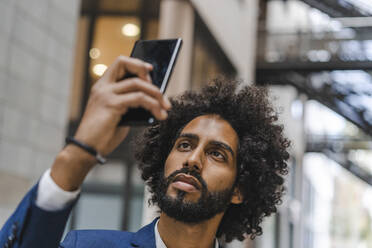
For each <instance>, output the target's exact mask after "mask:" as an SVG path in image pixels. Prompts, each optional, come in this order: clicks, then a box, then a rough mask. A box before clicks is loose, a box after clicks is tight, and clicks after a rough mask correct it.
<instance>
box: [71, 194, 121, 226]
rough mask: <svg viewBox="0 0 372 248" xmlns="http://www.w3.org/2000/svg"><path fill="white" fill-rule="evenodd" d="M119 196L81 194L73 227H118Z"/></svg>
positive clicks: (119, 220) (119, 222)
mask: <svg viewBox="0 0 372 248" xmlns="http://www.w3.org/2000/svg"><path fill="white" fill-rule="evenodd" d="M121 211H122V200H121V197H120V196H116V195H104V194H82V195H81V197H80V199H79V203H78V205H77V208H76V225H75V227H74V229H120V224H121Z"/></svg>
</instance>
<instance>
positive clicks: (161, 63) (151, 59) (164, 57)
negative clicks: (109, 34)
mask: <svg viewBox="0 0 372 248" xmlns="http://www.w3.org/2000/svg"><path fill="white" fill-rule="evenodd" d="M177 46H180V39H173V40H141V41H137V42H136V44H135V46H134V49H133V52H132V54H131V57H134V58H138V59H141V60H143V61H145V62H147V63H150V64H152V66H153V70H152V71H151V72H150V76H151V79H152V83H153V84H154V85H156V86H157V87H159V88H160V91H161V92H162V93H164V91H165V87H166V85H167V83H168V80H169V77H170V74H171V70H172V68H173V64H174V62H175V59H176V57H177V51H178V49H176V47H177Z"/></svg>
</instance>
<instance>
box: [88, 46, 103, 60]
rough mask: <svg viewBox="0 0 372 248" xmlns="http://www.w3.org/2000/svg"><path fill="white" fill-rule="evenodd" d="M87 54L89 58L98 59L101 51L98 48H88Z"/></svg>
mask: <svg viewBox="0 0 372 248" xmlns="http://www.w3.org/2000/svg"><path fill="white" fill-rule="evenodd" d="M89 56H90V58H91V59H98V58H99V56H101V51H100V50H99V49H98V48H92V49H90V50H89Z"/></svg>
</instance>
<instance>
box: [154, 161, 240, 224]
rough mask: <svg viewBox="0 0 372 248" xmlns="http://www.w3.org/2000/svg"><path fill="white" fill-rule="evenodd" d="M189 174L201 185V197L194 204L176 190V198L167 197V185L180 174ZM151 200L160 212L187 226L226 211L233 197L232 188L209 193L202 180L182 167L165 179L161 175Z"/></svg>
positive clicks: (184, 193)
mask: <svg viewBox="0 0 372 248" xmlns="http://www.w3.org/2000/svg"><path fill="white" fill-rule="evenodd" d="M180 173H184V174H189V175H191V176H193V177H195V178H196V179H197V180H198V181H199V182H200V184H201V196H200V198H199V199H198V200H197V201H196V202H191V201H188V200H186V199H185V195H186V192H184V191H181V190H178V192H177V196H176V197H175V198H174V197H171V196H169V195H167V190H168V187H169V185H170V184H171V183H172V182H174V179H175V177H176V176H177V175H178V174H180ZM153 194H154V195H153V197H152V200H153V201H154V202H156V203H157V204H158V206H159V208H160V210H161V211H163V212H164V213H165V214H167V215H168V216H169V217H171V218H174V219H175V220H177V221H181V222H184V223H189V224H196V223H200V222H202V221H205V220H209V219H211V218H212V217H214V216H215V215H216V214H218V213H222V212H224V211H226V210H227V208H228V207H229V205H230V200H231V197H232V195H233V187H231V188H228V189H225V190H221V191H216V192H210V191H208V187H207V184H206V182H205V181H204V179H203V178H202V177H201V176H200V174H199V173H197V172H196V171H194V170H190V169H189V168H188V167H184V168H182V169H180V170H177V171H175V172H173V173H172V174H171V175H169V176H168V177H167V178H164V176H163V175H162V176H161V177H160V180H159V184H158V189H157V190H154V191H153Z"/></svg>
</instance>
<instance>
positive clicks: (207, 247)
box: [158, 213, 223, 248]
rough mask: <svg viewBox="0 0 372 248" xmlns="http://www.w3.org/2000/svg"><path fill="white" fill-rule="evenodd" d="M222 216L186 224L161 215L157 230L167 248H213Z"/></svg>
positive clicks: (218, 215)
mask: <svg viewBox="0 0 372 248" xmlns="http://www.w3.org/2000/svg"><path fill="white" fill-rule="evenodd" d="M222 216H223V214H222V213H221V214H217V215H216V216H214V217H213V218H212V219H210V220H207V221H203V222H201V223H198V224H187V223H184V222H180V221H177V220H175V219H173V218H171V217H169V216H167V215H166V214H164V213H161V215H160V219H159V223H158V230H159V234H160V237H161V239H162V240H163V242H164V243H165V245H166V246H167V248H175V247H177V248H186V247H187V248H193V247H198V248H213V247H214V242H215V238H216V233H217V229H218V226H219V224H220V222H221V219H222Z"/></svg>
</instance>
